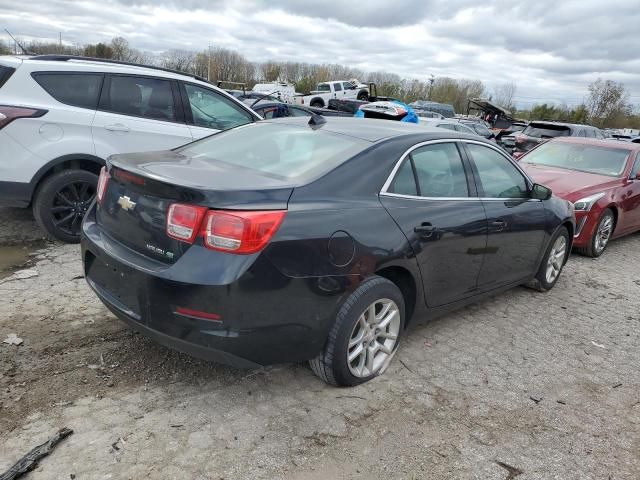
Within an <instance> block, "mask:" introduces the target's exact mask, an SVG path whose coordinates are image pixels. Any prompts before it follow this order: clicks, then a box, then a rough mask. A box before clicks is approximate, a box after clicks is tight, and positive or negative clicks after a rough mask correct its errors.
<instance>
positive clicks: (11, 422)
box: [0, 209, 640, 480]
mask: <svg viewBox="0 0 640 480" xmlns="http://www.w3.org/2000/svg"><path fill="white" fill-rule="evenodd" d="M16 244H18V245H21V246H23V247H24V248H25V255H24V258H23V259H22V260H21V261H20V262H19V263H20V265H17V266H14V267H13V269H14V270H12V271H9V272H5V276H4V278H0V337H2V339H4V338H5V337H6V336H7V335H8V334H9V333H16V334H17V335H18V336H19V337H21V338H22V339H23V340H24V343H23V344H22V345H20V346H12V345H11V346H10V345H6V344H1V343H0V472H2V471H4V469H5V468H7V467H9V466H10V465H11V464H12V463H13V462H14V461H16V460H17V459H18V458H20V457H21V456H22V455H23V454H24V453H26V452H27V451H29V450H30V449H31V448H32V447H33V446H35V445H36V444H38V443H40V442H42V441H44V440H45V439H46V438H47V437H49V436H50V435H52V434H53V433H54V432H55V431H56V430H57V429H59V428H61V427H63V426H67V427H70V428H73V429H74V431H75V433H74V434H73V435H72V436H71V437H69V438H68V439H66V440H65V441H64V442H63V443H61V444H60V445H59V446H58V447H57V448H56V449H55V450H54V452H53V453H52V454H51V455H50V456H49V457H47V458H45V459H44V460H42V462H41V463H40V466H39V467H38V468H37V469H36V470H35V471H34V472H32V473H30V474H29V475H28V478H29V479H33V480H36V479H65V478H66V479H68V478H76V479H78V480H84V479H127V478H131V479H140V478H158V479H172V478H175V479H183V478H189V479H220V478H225V479H245V478H247V479H281V478H282V479H300V480H308V479H359V478H362V479H372V478H385V479H386V478H394V479H396V478H398V479H423V478H425V479H426V478H429V479H441V478H442V479H449V478H474V479H483V480H486V479H500V480H504V479H514V478H517V480H525V479H562V480H565V479H638V478H640V373H639V372H638V365H640V348H638V347H639V345H640V333H639V332H640V329H639V327H640V308H639V307H640V295H639V293H640V258H639V257H638V252H639V251H640V235H638V234H636V235H633V236H630V237H627V238H625V239H621V240H618V241H616V242H614V243H612V244H611V245H610V246H609V250H608V251H607V253H606V254H605V255H604V257H603V258H601V259H598V260H591V259H588V258H584V257H580V256H577V255H573V256H572V257H571V259H570V262H569V264H568V265H567V267H566V268H565V270H564V272H563V275H562V277H561V279H560V281H559V283H558V284H557V286H556V288H554V289H553V290H552V291H551V292H548V293H546V294H540V293H537V292H534V291H531V290H527V289H524V288H519V289H515V290H513V291H511V292H509V293H507V294H504V295H501V296H499V297H496V298H494V299H491V300H488V301H485V302H483V303H480V304H477V305H473V306H471V307H468V308H466V309H463V310H461V311H459V312H457V313H454V314H451V315H449V316H447V317H444V318H442V319H440V320H437V321H435V322H431V323H429V324H426V323H424V322H420V321H418V322H416V325H415V327H414V328H413V329H412V331H411V332H410V334H409V335H408V336H407V337H405V339H404V343H403V345H402V347H401V349H400V351H399V353H398V355H397V356H396V358H395V359H394V361H393V363H392V365H391V366H390V367H389V370H388V371H387V372H386V374H385V375H384V376H382V377H380V378H378V379H376V380H374V381H372V382H370V383H368V384H366V385H362V386H359V387H356V388H351V389H336V388H332V387H328V386H325V385H324V384H323V383H322V382H321V381H319V380H318V379H316V378H315V377H314V376H313V375H312V373H311V371H310V370H309V369H308V368H307V366H306V365H278V366H274V367H269V368H266V369H261V370H256V371H240V370H234V369H231V368H228V367H223V366H218V365H215V364H211V363H207V362H201V361H199V360H194V359H191V358H189V357H187V356H184V355H181V354H178V353H175V352H173V351H170V350H168V349H166V348H164V347H161V346H158V345H155V344H154V343H152V342H151V341H149V340H147V339H145V338H144V337H141V336H140V335H137V334H134V333H132V332H131V331H129V330H128V329H127V328H125V327H124V325H123V324H121V323H120V322H119V321H117V320H116V319H115V318H114V317H113V316H112V315H111V314H110V313H109V312H108V311H107V310H106V309H105V308H104V307H103V306H102V305H101V304H100V303H99V302H98V301H97V299H96V298H95V297H94V295H93V294H92V293H91V292H90V291H89V288H88V287H87V286H86V284H85V281H84V279H83V278H82V269H81V263H80V260H79V247H78V246H77V245H59V244H51V243H45V242H42V240H41V235H40V234H39V232H38V230H37V228H36V227H35V224H34V223H33V220H32V219H31V217H30V215H29V213H28V212H25V211H21V210H14V209H0V257H2V256H3V251H5V249H7V248H9V247H7V246H8V245H14V246H15V245H16ZM12 248H15V247H12ZM6 251H8V250H6ZM5 255H6V254H5ZM25 268H26V269H29V270H33V271H32V272H30V273H31V275H34V274H35V273H37V276H32V277H30V278H24V279H21V278H19V277H20V275H22V274H21V273H20V272H21V271H24V269H25ZM15 269H17V270H15ZM5 270H6V268H5ZM24 276H29V275H24ZM418 320H419V319H418ZM72 474H73V475H75V477H71V475H72Z"/></svg>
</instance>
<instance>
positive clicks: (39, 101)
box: [0, 55, 260, 242]
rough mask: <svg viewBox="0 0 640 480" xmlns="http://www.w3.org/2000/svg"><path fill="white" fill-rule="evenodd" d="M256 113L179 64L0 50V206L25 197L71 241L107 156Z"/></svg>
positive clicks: (173, 143)
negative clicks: (180, 68) (158, 65)
mask: <svg viewBox="0 0 640 480" xmlns="http://www.w3.org/2000/svg"><path fill="white" fill-rule="evenodd" d="M256 120H260V117H259V116H258V115H257V114H256V113H255V112H253V111H252V110H251V109H250V108H248V107H247V106H246V105H244V104H242V103H241V102H239V101H238V100H236V99H235V98H233V97H232V96H231V95H229V94H227V93H226V92H224V91H223V90H221V89H219V88H217V87H214V86H213V85H211V84H210V83H208V82H206V81H205V80H204V79H202V78H199V77H195V76H188V75H186V74H183V73H180V72H174V71H170V70H166V69H162V68H156V67H143V66H139V65H134V64H128V63H123V62H112V61H104V60H100V59H86V58H82V57H69V56H59V55H44V56H32V57H22V56H4V57H3V56H0V205H5V206H21V207H28V206H32V208H33V213H34V216H35V217H36V220H37V221H38V223H39V225H40V226H41V227H42V228H43V229H44V230H45V231H46V232H47V234H49V235H50V236H51V237H54V238H57V239H59V240H62V241H66V242H77V241H79V236H80V223H81V220H82V217H83V215H84V212H85V211H86V210H87V208H88V207H89V205H90V203H91V202H92V201H93V197H94V195H95V188H96V183H97V180H98V173H99V171H100V168H101V167H102V165H104V163H105V159H106V158H107V157H109V156H110V155H112V154H115V153H129V152H136V151H145V150H146V151H149V150H166V149H171V148H175V147H177V146H180V145H182V144H185V143H188V142H191V141H193V140H197V139H199V138H202V137H205V136H207V135H211V134H212V133H215V132H216V131H219V130H226V129H228V128H232V127H236V126H238V125H243V124H246V123H250V122H254V121H256Z"/></svg>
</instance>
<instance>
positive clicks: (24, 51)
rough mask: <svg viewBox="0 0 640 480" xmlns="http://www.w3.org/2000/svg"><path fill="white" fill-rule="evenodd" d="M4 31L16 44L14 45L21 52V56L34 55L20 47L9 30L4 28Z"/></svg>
mask: <svg viewBox="0 0 640 480" xmlns="http://www.w3.org/2000/svg"><path fill="white" fill-rule="evenodd" d="M4 31H5V32H7V34H8V35H9V36H10V37H11V40H13V41H14V42H16V45H17V46H19V47H20V50H22V54H23V55H35V54H34V53H33V52H30V51H28V50H27V49H26V48H24V47H23V46H22V45H20V42H19V41H18V40H16V39H15V38H14V36H13V35H11V33H10V32H9V30H7V29H6V28H5V29H4Z"/></svg>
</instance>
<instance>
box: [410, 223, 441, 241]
mask: <svg viewBox="0 0 640 480" xmlns="http://www.w3.org/2000/svg"><path fill="white" fill-rule="evenodd" d="M436 230H437V229H436V227H434V226H433V225H431V224H430V223H429V222H423V223H421V224H420V225H418V226H417V227H415V228H414V229H413V231H414V232H415V233H418V234H420V236H421V237H422V238H429V237H431V235H433V232H435V231H436Z"/></svg>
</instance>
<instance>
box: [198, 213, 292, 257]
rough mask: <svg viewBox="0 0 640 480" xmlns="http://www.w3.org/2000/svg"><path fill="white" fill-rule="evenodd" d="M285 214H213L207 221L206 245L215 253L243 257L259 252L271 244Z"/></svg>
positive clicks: (204, 232)
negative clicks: (215, 251)
mask: <svg viewBox="0 0 640 480" xmlns="http://www.w3.org/2000/svg"><path fill="white" fill-rule="evenodd" d="M286 213H287V212H286V211H284V210H267V211H256V212H248V211H234V212H230V211H224V212H223V211H219V210H211V211H209V212H208V213H207V216H206V218H205V220H204V228H203V233H202V234H203V237H204V244H205V246H206V247H208V248H211V249H214V250H221V251H224V252H231V253H238V254H243V255H246V254H250V253H255V252H258V251H260V250H262V249H263V248H264V247H265V246H266V245H267V243H269V241H270V240H271V238H272V237H273V235H274V234H275V233H276V231H277V230H278V227H280V224H281V223H282V220H283V219H284V216H285V214H286Z"/></svg>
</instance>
